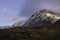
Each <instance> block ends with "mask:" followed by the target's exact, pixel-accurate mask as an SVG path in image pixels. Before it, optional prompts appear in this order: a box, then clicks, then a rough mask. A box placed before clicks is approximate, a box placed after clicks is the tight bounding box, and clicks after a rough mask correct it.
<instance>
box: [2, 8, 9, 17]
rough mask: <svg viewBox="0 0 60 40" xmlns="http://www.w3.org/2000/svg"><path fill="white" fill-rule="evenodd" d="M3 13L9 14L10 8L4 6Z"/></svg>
mask: <svg viewBox="0 0 60 40" xmlns="http://www.w3.org/2000/svg"><path fill="white" fill-rule="evenodd" d="M3 13H4V15H6V16H7V15H9V11H8V8H3Z"/></svg>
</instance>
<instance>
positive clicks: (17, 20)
mask: <svg viewBox="0 0 60 40" xmlns="http://www.w3.org/2000/svg"><path fill="white" fill-rule="evenodd" d="M11 20H12V21H13V22H19V21H20V18H19V17H18V16H14V17H12V19H11Z"/></svg>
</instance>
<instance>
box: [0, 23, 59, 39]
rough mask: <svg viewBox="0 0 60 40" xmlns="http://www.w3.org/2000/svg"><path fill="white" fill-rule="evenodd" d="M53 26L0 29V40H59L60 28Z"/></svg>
mask: <svg viewBox="0 0 60 40" xmlns="http://www.w3.org/2000/svg"><path fill="white" fill-rule="evenodd" d="M55 24H56V23H55ZM53 26H54V27H53ZM53 26H51V27H47V26H34V27H31V28H28V27H15V28H9V29H0V40H60V26H55V25H53Z"/></svg>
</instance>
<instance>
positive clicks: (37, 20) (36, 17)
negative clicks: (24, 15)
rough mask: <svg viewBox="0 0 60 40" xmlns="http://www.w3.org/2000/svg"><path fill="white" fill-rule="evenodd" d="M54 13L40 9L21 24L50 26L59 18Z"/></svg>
mask: <svg viewBox="0 0 60 40" xmlns="http://www.w3.org/2000/svg"><path fill="white" fill-rule="evenodd" d="M56 14H57V13H54V12H52V11H49V10H46V9H43V10H40V11H38V12H36V13H34V14H33V15H32V16H31V18H30V19H29V20H28V21H27V22H26V23H25V24H24V25H23V26H50V25H52V24H54V23H55V22H56V21H57V20H59V19H60V16H59V15H56Z"/></svg>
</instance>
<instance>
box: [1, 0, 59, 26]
mask: <svg viewBox="0 0 60 40" xmlns="http://www.w3.org/2000/svg"><path fill="white" fill-rule="evenodd" d="M42 9H47V10H52V11H53V12H57V13H60V11H59V10H60V0H0V26H7V25H9V26H10V25H13V24H14V23H16V22H21V23H22V24H23V23H24V22H26V21H27V20H28V19H29V18H30V17H31V15H32V14H34V13H35V12H37V11H40V10H42Z"/></svg>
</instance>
